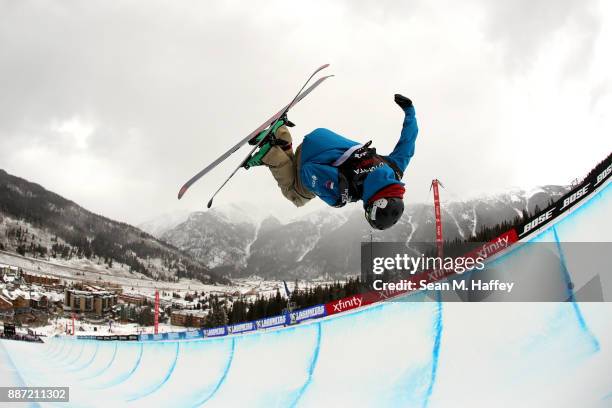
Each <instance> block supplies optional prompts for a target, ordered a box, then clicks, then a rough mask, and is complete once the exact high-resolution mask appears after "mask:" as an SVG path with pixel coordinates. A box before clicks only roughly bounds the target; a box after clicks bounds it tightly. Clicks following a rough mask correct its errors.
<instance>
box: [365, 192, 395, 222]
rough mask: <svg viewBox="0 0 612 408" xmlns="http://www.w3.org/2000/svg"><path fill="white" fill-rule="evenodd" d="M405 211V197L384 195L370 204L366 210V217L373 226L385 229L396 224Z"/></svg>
mask: <svg viewBox="0 0 612 408" xmlns="http://www.w3.org/2000/svg"><path fill="white" fill-rule="evenodd" d="M403 213H404V200H403V199H401V198H399V197H389V198H384V197H383V198H379V199H378V200H375V201H373V202H372V203H371V204H368V206H367V207H366V210H365V217H366V220H368V223H370V225H371V226H372V228H376V229H379V230H384V229H387V228H389V227H392V226H393V225H395V223H396V222H397V221H398V220H399V219H400V218H401V217H402V214H403Z"/></svg>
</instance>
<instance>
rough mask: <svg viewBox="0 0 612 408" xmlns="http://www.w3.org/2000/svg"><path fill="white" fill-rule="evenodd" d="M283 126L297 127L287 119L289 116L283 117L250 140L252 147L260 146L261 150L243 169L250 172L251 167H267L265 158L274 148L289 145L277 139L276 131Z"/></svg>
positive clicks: (255, 153) (250, 158)
mask: <svg viewBox="0 0 612 408" xmlns="http://www.w3.org/2000/svg"><path fill="white" fill-rule="evenodd" d="M283 125H284V126H288V127H293V126H295V124H294V123H293V122H291V121H290V120H289V119H287V116H283V117H282V118H280V119H278V120H277V121H276V122H274V123H273V124H272V125H271V126H270V127H268V128H267V129H265V130H263V131H262V132H261V133H260V134H258V135H257V136H255V137H254V138H252V139H251V140H249V144H250V145H251V146H259V148H258V149H257V150H256V151H255V152H254V153H253V154H251V156H249V158H248V159H246V160H245V161H244V163H243V164H242V167H244V168H245V169H247V170H248V169H249V168H251V167H255V166H263V165H266V163H264V162H263V158H264V157H265V156H266V155H267V154H268V153H269V152H270V150H271V149H272V148H273V147H274V146H279V147H280V148H285V147H286V146H287V144H289V142H287V141H285V140H282V139H279V138H277V137H276V131H277V130H278V129H279V128H280V127H281V126H283Z"/></svg>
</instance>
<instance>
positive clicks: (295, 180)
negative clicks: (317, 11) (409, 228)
mask: <svg viewBox="0 0 612 408" xmlns="http://www.w3.org/2000/svg"><path fill="white" fill-rule="evenodd" d="M395 102H396V103H397V104H398V105H399V106H400V107H401V108H402V110H403V111H404V115H405V116H404V123H403V127H402V132H401V135H400V139H399V141H398V143H397V145H396V146H395V148H394V149H393V151H392V152H391V154H389V155H388V156H381V155H379V154H377V153H376V149H374V148H372V147H370V144H371V142H367V143H365V144H360V143H357V142H355V141H352V140H349V139H346V138H344V137H343V136H340V135H338V134H336V133H334V132H332V131H331V130H329V129H323V128H320V129H316V130H314V131H313V132H311V133H309V134H307V135H306V136H305V137H304V141H303V142H302V144H301V145H299V146H298V147H297V148H296V149H295V152H294V151H293V147H292V138H291V134H290V133H289V130H288V129H287V126H285V125H283V126H280V127H279V128H278V129H277V130H276V132H275V137H276V142H275V145H274V146H270V148H269V150H268V151H267V153H266V155H265V156H263V158H262V160H261V161H262V162H263V164H265V165H266V166H267V167H268V168H269V169H270V171H271V172H272V175H273V176H274V178H275V179H276V181H277V183H278V186H279V187H280V189H281V191H282V193H283V195H284V196H285V197H286V198H287V199H289V200H290V201H291V202H292V203H293V204H295V205H296V206H298V207H300V206H303V205H304V204H306V203H307V202H308V201H310V200H311V199H312V198H314V197H315V196H318V197H319V198H321V199H322V200H323V201H325V202H326V203H327V204H329V205H331V206H334V207H342V206H344V205H345V204H346V203H348V202H354V201H359V200H362V201H363V207H364V209H365V217H366V219H367V221H368V223H369V224H370V225H371V226H372V227H373V228H376V229H380V230H384V229H387V228H389V227H391V226H393V225H394V224H395V223H396V222H397V221H398V220H399V219H400V217H401V216H402V213H403V212H404V201H403V196H404V184H403V183H402V182H401V179H402V176H403V172H404V170H406V167H407V166H408V163H409V162H410V159H411V158H412V156H413V155H414V145H415V140H416V137H417V133H418V127H417V123H416V118H415V111H414V107H413V105H412V101H411V100H410V99H408V98H406V97H405V96H402V95H399V94H396V95H395ZM287 122H288V121H287ZM288 124H289V125H291V122H288Z"/></svg>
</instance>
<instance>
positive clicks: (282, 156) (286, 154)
mask: <svg viewBox="0 0 612 408" xmlns="http://www.w3.org/2000/svg"><path fill="white" fill-rule="evenodd" d="M275 135H276V137H277V138H278V139H281V140H283V141H285V142H287V143H286V144H285V145H284V146H282V147H281V146H274V147H272V148H271V149H270V151H269V152H268V154H266V155H265V156H264V157H263V158H262V162H263V163H264V164H265V165H266V166H268V168H269V169H270V172H271V173H272V176H273V177H274V179H275V180H276V182H277V183H278V186H279V187H280V189H281V191H282V193H283V195H284V196H285V197H286V198H287V199H288V200H289V201H291V202H292V203H293V204H294V205H295V206H296V207H301V206H303V205H304V204H306V203H307V202H308V201H310V199H312V198H313V197H314V196H313V195H312V194H310V193H309V192H308V193H304V191H302V190H303V189H302V188H300V186H301V183H299V179H298V177H299V175H298V173H297V160H296V157H295V155H294V154H293V149H292V145H291V143H292V139H291V133H289V130H288V129H287V127H286V126H281V127H280V128H278V130H277V131H276V134H275ZM298 150H299V148H298ZM296 187H298V188H297V189H296Z"/></svg>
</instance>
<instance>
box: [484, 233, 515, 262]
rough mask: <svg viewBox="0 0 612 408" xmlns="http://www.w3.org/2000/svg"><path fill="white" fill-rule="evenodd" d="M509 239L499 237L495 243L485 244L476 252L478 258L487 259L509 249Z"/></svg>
mask: <svg viewBox="0 0 612 408" xmlns="http://www.w3.org/2000/svg"><path fill="white" fill-rule="evenodd" d="M508 239H509V237H508V236H505V237H499V238H497V240H495V241H494V242H489V243H487V244H484V245H483V246H482V248H481V249H480V250H479V251H477V252H476V254H478V256H479V257H481V258H486V257H488V256H489V255H492V254H495V253H497V252H499V251H500V250H502V249H504V248H507V247H508Z"/></svg>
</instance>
